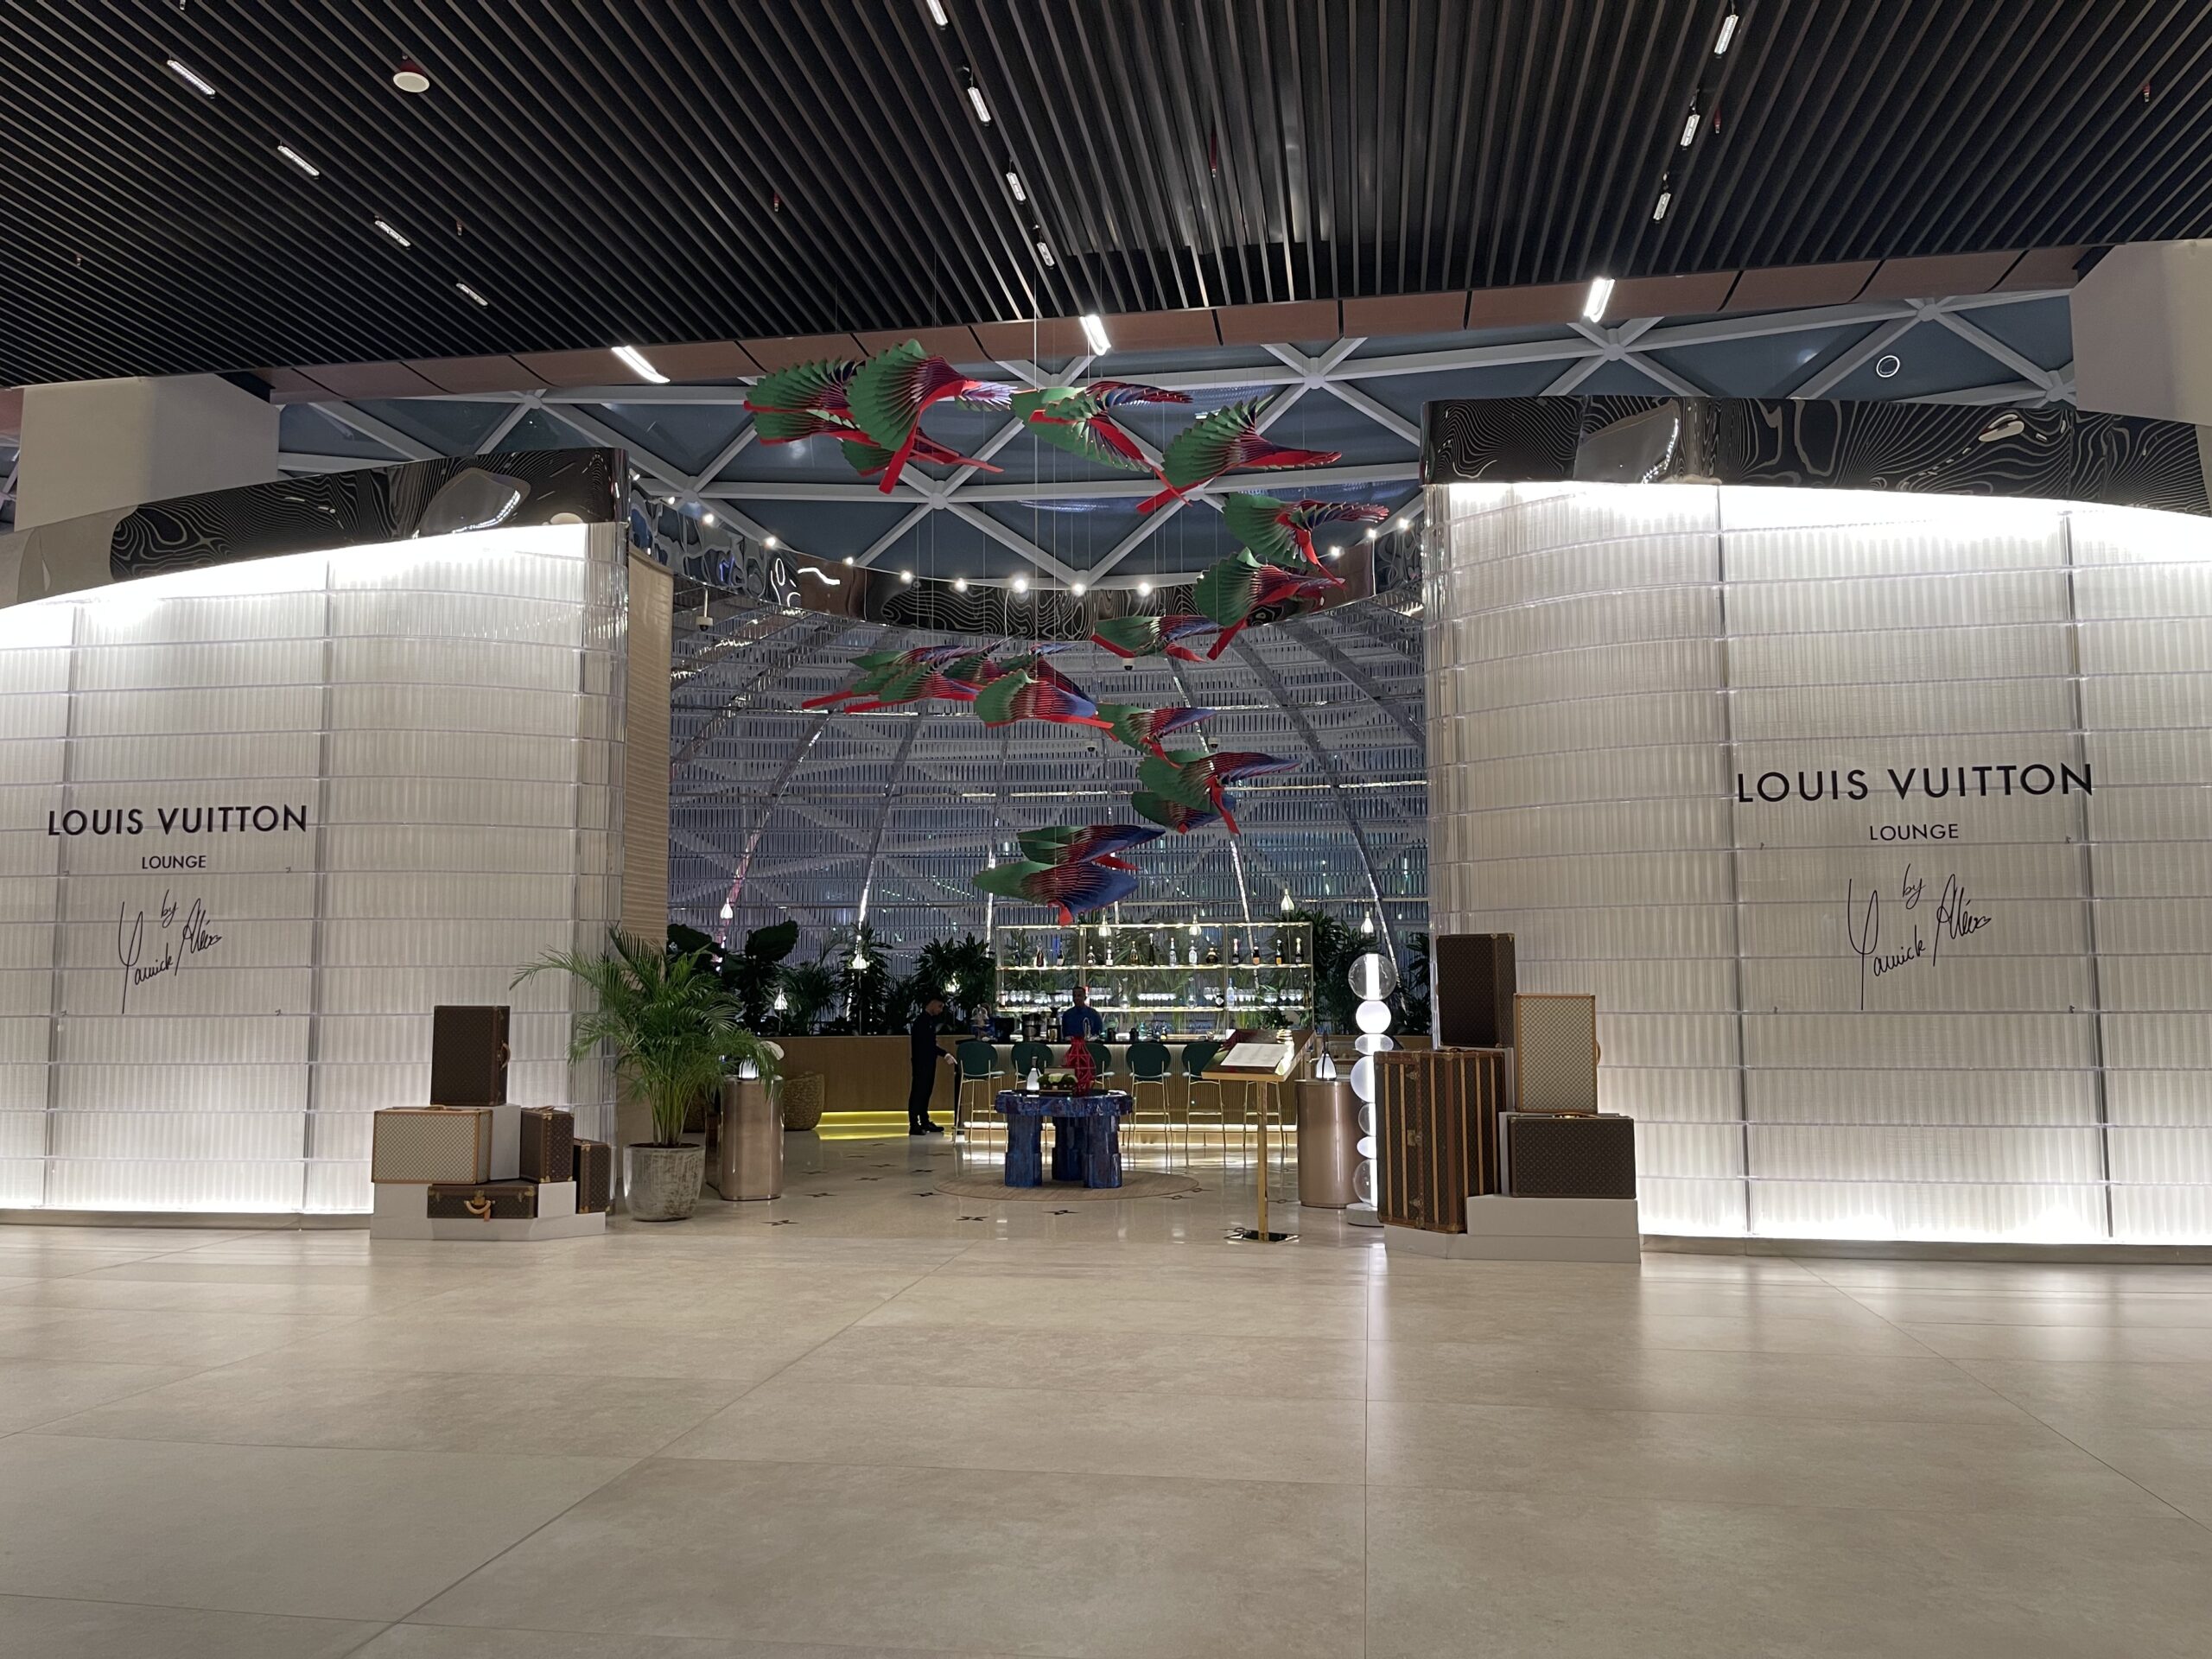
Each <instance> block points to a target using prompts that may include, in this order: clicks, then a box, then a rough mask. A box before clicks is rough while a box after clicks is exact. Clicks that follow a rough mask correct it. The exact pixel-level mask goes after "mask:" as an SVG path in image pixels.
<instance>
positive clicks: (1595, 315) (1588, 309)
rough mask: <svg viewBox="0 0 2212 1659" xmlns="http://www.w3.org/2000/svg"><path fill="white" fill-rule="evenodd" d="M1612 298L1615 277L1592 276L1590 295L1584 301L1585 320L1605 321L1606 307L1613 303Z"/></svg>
mask: <svg viewBox="0 0 2212 1659" xmlns="http://www.w3.org/2000/svg"><path fill="white" fill-rule="evenodd" d="M1612 300H1613V279H1612V278H1611V277H1592V278H1591V279H1590V293H1589V296H1588V297H1586V299H1585V300H1584V301H1583V302H1582V320H1583V321H1585V322H1603V321H1605V308H1606V307H1607V306H1608V305H1610V304H1611V303H1612Z"/></svg>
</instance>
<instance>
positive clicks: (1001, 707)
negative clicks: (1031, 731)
mask: <svg viewBox="0 0 2212 1659" xmlns="http://www.w3.org/2000/svg"><path fill="white" fill-rule="evenodd" d="M976 716H977V717H978V718H979V719H981V720H982V722H983V724H984V725H986V726H1011V725H1013V724H1014V721H1018V720H1042V721H1050V722H1052V724H1053V725H1055V726H1096V727H1098V728H1102V729H1103V728H1105V726H1106V723H1107V722H1106V721H1105V720H1104V719H1103V718H1102V717H1101V716H1100V715H1099V713H1098V709H1097V705H1096V704H1095V703H1093V702H1091V701H1090V698H1088V697H1085V696H1079V695H1078V694H1077V693H1076V692H1073V691H1071V690H1067V689H1066V688H1065V686H1062V685H1056V684H1054V683H1052V681H1050V680H1041V679H1039V678H1038V677H1036V676H1035V675H1033V674H1032V673H1030V672H1029V671H1028V670H1027V669H1024V668H1017V669H1015V670H1014V671H1013V672H1012V673H1010V674H1004V675H1001V676H1000V677H998V678H997V679H995V680H993V681H992V682H991V683H989V684H988V685H987V686H985V687H984V688H983V689H982V690H981V691H979V692H977V693H976Z"/></svg>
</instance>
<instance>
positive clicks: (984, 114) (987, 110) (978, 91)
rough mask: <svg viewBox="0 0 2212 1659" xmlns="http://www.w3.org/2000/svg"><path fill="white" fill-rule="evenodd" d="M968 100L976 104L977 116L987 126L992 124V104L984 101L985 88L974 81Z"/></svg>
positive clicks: (969, 90)
mask: <svg viewBox="0 0 2212 1659" xmlns="http://www.w3.org/2000/svg"><path fill="white" fill-rule="evenodd" d="M968 101H969V103H970V104H973V105H975V106H976V119H977V120H978V121H980V122H982V124H984V125H985V126H987V127H988V126H989V125H990V124H991V106H990V105H988V104H986V103H984V102H983V89H982V87H980V86H976V85H975V84H974V83H973V82H970V83H969V87H968Z"/></svg>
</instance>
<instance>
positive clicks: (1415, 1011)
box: [1394, 933, 1429, 1032]
mask: <svg viewBox="0 0 2212 1659" xmlns="http://www.w3.org/2000/svg"><path fill="white" fill-rule="evenodd" d="M1394 1000H1395V1002H1396V1003H1397V1005H1398V1018H1397V1020H1396V1022H1395V1024H1396V1027H1397V1029H1398V1030H1400V1031H1412V1032H1426V1031H1427V1029H1428V1026H1429V1008H1428V935H1427V934H1426V933H1408V934H1407V935H1406V970H1405V972H1404V973H1403V974H1402V976H1400V977H1399V980H1398V995H1397V996H1396V997H1395V999H1394Z"/></svg>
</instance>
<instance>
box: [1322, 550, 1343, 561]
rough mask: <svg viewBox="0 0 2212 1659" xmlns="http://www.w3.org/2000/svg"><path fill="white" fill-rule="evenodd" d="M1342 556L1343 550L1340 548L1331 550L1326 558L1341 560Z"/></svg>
mask: <svg viewBox="0 0 2212 1659" xmlns="http://www.w3.org/2000/svg"><path fill="white" fill-rule="evenodd" d="M1326 556H1327V557H1329V558H1332V559H1341V558H1342V557H1344V549H1342V548H1341V547H1332V548H1331V549H1330V550H1329V551H1328V553H1327V555H1326Z"/></svg>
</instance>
